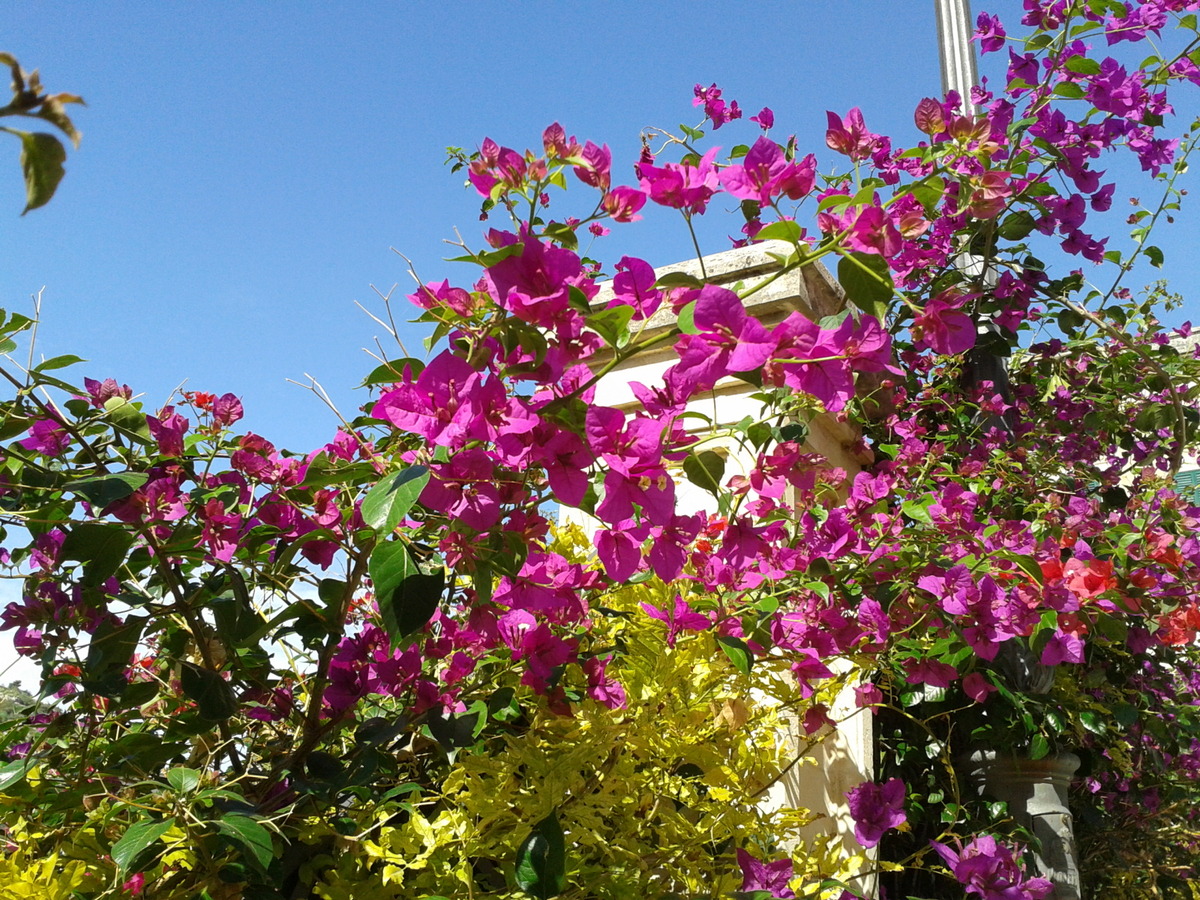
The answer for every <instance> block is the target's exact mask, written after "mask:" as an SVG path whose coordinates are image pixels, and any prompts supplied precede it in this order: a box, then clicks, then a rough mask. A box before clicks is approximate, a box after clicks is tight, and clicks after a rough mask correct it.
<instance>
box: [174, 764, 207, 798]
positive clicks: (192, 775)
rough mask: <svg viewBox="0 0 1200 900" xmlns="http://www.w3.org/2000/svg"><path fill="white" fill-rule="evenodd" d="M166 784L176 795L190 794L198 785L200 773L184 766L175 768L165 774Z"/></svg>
mask: <svg viewBox="0 0 1200 900" xmlns="http://www.w3.org/2000/svg"><path fill="white" fill-rule="evenodd" d="M167 784H169V785H171V787H172V788H173V789H174V791H175V793H177V794H190V793H191V792H192V791H194V790H195V789H196V787H197V786H198V785H199V784H200V773H199V772H197V771H196V770H195V769H189V768H187V767H186V766H176V767H175V768H174V769H172V770H171V771H170V772H168V773H167Z"/></svg>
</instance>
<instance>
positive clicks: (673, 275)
mask: <svg viewBox="0 0 1200 900" xmlns="http://www.w3.org/2000/svg"><path fill="white" fill-rule="evenodd" d="M654 286H655V287H656V288H678V287H684V288H702V287H704V282H703V281H701V280H700V279H699V278H697V277H696V276H695V275H689V274H688V273H687V272H668V273H667V274H666V275H662V276H660V277H659V279H658V280H657V281H656V282H654Z"/></svg>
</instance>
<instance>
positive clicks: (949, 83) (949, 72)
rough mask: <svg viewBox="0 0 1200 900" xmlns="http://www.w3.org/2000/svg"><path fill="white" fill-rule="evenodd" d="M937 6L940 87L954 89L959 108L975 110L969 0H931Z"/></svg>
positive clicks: (976, 74) (975, 79)
mask: <svg viewBox="0 0 1200 900" xmlns="http://www.w3.org/2000/svg"><path fill="white" fill-rule="evenodd" d="M934 5H935V6H936V8H937V29H938V51H939V54H940V56H941V59H942V90H943V91H944V92H949V91H958V93H959V96H961V97H962V99H963V112H965V113H967V114H971V113H973V112H975V108H974V106H973V105H972V104H971V88H972V87H974V86H975V85H977V84H979V70H978V69H977V68H976V66H975V46H974V45H973V44H972V43H971V33H972V32H973V30H974V20H973V19H972V18H971V0H934Z"/></svg>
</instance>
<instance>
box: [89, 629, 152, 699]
mask: <svg viewBox="0 0 1200 900" xmlns="http://www.w3.org/2000/svg"><path fill="white" fill-rule="evenodd" d="M145 624H146V619H144V618H142V617H140V616H130V617H128V618H127V619H126V620H125V621H124V622H122V623H120V624H114V622H113V621H112V619H105V620H104V621H103V622H101V623H100V625H99V626H98V627H97V628H96V630H95V632H94V633H93V634H92V640H91V642H90V643H89V644H88V655H87V664H86V666H85V667H84V672H83V686H84V687H85V688H87V689H88V690H89V691H92V692H93V693H96V694H100V695H101V696H103V697H118V696H120V695H121V693H122V692H123V691H124V689H125V687H126V686H127V684H128V682H127V681H126V679H125V670H126V669H127V668H128V667H129V660H130V658H131V657H132V656H133V653H134V651H135V650H136V649H137V645H138V641H139V640H141V637H142V629H143V628H144V627H145Z"/></svg>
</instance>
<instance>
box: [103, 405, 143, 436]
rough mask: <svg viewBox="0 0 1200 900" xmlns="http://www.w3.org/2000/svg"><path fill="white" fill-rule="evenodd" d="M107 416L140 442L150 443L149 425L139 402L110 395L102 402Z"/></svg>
mask: <svg viewBox="0 0 1200 900" xmlns="http://www.w3.org/2000/svg"><path fill="white" fill-rule="evenodd" d="M104 409H105V410H106V411H107V412H108V418H109V420H110V421H111V422H112V423H113V425H114V426H115V427H116V428H117V429H118V430H120V431H121V432H123V433H124V434H126V435H128V436H129V437H131V438H133V439H134V440H136V441H138V442H139V443H142V444H150V443H153V441H152V440H151V438H150V426H148V425H147V424H146V414H145V413H144V412H142V406H141V404H140V403H133V402H131V401H129V400H126V399H125V398H124V397H110V398H109V399H108V400H106V401H105V403H104Z"/></svg>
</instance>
